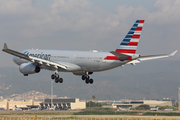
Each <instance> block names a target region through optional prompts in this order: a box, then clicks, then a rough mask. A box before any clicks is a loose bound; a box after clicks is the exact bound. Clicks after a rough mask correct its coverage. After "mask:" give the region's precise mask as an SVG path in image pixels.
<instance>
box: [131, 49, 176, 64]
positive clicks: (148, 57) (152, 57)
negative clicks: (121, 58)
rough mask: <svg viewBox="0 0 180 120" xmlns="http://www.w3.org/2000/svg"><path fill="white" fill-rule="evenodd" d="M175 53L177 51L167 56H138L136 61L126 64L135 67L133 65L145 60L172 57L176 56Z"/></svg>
mask: <svg viewBox="0 0 180 120" xmlns="http://www.w3.org/2000/svg"><path fill="white" fill-rule="evenodd" d="M176 52H177V50H176V51H174V52H172V53H171V54H169V55H167V54H159V55H146V56H140V57H139V58H138V59H136V60H132V61H130V62H128V63H127V64H132V65H135V63H140V62H141V61H145V60H153V59H159V58H166V57H170V56H174V55H175V54H176Z"/></svg>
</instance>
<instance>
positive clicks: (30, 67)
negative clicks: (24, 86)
mask: <svg viewBox="0 0 180 120" xmlns="http://www.w3.org/2000/svg"><path fill="white" fill-rule="evenodd" d="M40 70H41V68H40V67H39V66H36V65H34V64H32V63H23V64H21V65H20V66H19V71H20V72H21V73H23V74H33V73H39V72H40Z"/></svg>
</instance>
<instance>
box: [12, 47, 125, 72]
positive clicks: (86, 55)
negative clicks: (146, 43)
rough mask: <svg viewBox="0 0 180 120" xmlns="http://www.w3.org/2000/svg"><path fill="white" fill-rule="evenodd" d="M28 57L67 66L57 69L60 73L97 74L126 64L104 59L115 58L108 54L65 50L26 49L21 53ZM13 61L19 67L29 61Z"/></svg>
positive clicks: (17, 59) (44, 67)
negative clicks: (82, 72) (65, 68)
mask: <svg viewBox="0 0 180 120" xmlns="http://www.w3.org/2000/svg"><path fill="white" fill-rule="evenodd" d="M21 52H22V53H25V54H27V55H29V56H33V57H37V58H42V59H46V60H49V61H54V62H56V63H59V64H65V65H66V66H68V69H67V70H64V69H61V68H59V69H58V71H60V72H76V71H91V72H98V71H104V70H109V69H113V68H115V67H118V66H121V65H124V64H126V63H127V62H128V61H123V62H122V61H120V60H114V59H106V57H107V56H110V57H115V56H114V55H112V54H111V53H108V52H92V51H66V50H34V49H28V50H23V51H21ZM13 61H14V62H15V63H16V64H18V65H21V64H22V63H27V62H30V61H27V60H24V59H22V58H19V57H16V56H14V57H13ZM40 67H41V69H48V70H52V71H53V70H54V69H53V68H52V67H48V66H44V65H41V66H40Z"/></svg>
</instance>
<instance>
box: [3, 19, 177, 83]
mask: <svg viewBox="0 0 180 120" xmlns="http://www.w3.org/2000/svg"><path fill="white" fill-rule="evenodd" d="M143 24H144V20H137V21H136V22H135V23H134V25H133V26H132V28H131V29H130V31H129V32H128V33H127V35H126V36H125V38H124V39H123V41H122V42H121V43H120V45H119V46H118V48H117V49H116V50H115V51H110V52H98V51H65V50H40V49H28V50H23V51H20V52H17V51H14V50H12V49H9V48H8V47H7V45H6V43H4V48H3V50H2V51H4V52H7V53H9V54H12V55H14V57H13V61H14V63H16V64H17V65H19V71H20V72H21V73H22V74H24V76H28V74H33V73H39V72H40V70H41V69H46V70H51V71H54V74H52V75H51V78H52V79H55V82H56V83H58V82H59V83H62V82H63V79H62V78H60V77H59V74H58V72H72V73H73V74H74V75H80V76H82V80H85V82H86V83H87V84H88V83H90V84H92V83H93V79H91V78H90V77H89V75H91V74H93V72H99V71H105V70H110V69H113V68H116V67H119V66H123V65H125V64H131V65H135V64H136V63H140V62H141V61H144V60H152V59H158V58H164V57H169V56H173V55H174V54H175V53H176V52H177V50H176V51H174V52H173V53H171V54H169V55H166V54H161V55H146V56H141V55H139V54H136V49H137V45H138V42H139V38H140V35H141V32H142V28H143Z"/></svg>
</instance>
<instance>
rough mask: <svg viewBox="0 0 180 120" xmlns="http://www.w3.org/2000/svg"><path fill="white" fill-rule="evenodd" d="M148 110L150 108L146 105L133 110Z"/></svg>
mask: <svg viewBox="0 0 180 120" xmlns="http://www.w3.org/2000/svg"><path fill="white" fill-rule="evenodd" d="M149 109H150V106H149V105H146V104H143V105H139V106H137V107H136V108H135V110H149Z"/></svg>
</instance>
